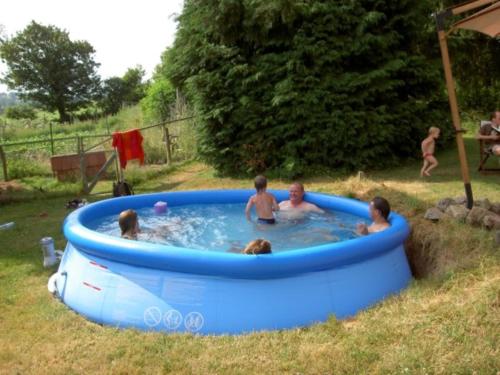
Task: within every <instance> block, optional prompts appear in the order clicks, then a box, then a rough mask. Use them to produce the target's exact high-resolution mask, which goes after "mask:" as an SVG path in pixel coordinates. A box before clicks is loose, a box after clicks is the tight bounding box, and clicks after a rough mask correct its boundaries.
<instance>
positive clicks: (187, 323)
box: [184, 311, 204, 332]
mask: <svg viewBox="0 0 500 375" xmlns="http://www.w3.org/2000/svg"><path fill="white" fill-rule="evenodd" d="M203 322H204V319H203V315H201V314H200V313H199V312H196V311H192V312H190V313H189V314H187V315H186V317H185V318H184V327H186V329H187V330H188V331H190V332H197V331H199V330H200V329H201V327H203Z"/></svg>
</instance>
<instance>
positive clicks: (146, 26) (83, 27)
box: [0, 0, 183, 92]
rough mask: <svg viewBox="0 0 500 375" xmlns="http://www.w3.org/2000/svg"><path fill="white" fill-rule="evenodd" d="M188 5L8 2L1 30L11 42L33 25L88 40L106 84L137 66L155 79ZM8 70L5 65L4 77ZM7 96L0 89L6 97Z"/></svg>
mask: <svg viewBox="0 0 500 375" xmlns="http://www.w3.org/2000/svg"><path fill="white" fill-rule="evenodd" d="M182 4H183V0H142V1H137V0H136V1H134V0H2V5H1V8H0V25H2V26H3V28H4V31H5V33H6V34H7V36H9V37H11V36H14V35H15V34H16V33H17V32H19V31H22V30H23V29H24V28H25V27H26V26H27V25H28V24H29V23H31V21H32V20H34V21H36V22H37V23H40V24H42V25H45V26H46V25H53V26H56V27H58V28H60V29H63V30H66V31H67V32H68V33H69V37H70V39H71V40H86V41H87V42H89V43H90V44H91V45H92V46H93V47H94V50H95V51H96V53H95V54H94V61H96V62H98V63H100V64H101V66H100V67H99V68H98V72H99V75H100V76H101V78H102V79H106V78H109V77H113V76H118V77H121V76H123V74H124V73H125V72H126V71H127V69H128V68H133V67H135V66H136V65H142V67H143V68H144V69H145V71H146V78H150V77H151V73H152V72H153V70H154V67H155V66H156V65H157V64H159V63H160V56H161V54H162V52H163V51H164V50H165V48H167V47H169V46H171V45H172V44H173V42H174V38H175V31H176V27H177V23H176V22H175V16H176V15H178V14H180V13H181V11H182ZM5 71H6V67H5V65H4V64H2V63H1V62H0V76H1V75H3V74H4V73H5ZM6 91H7V87H6V86H5V85H2V84H0V92H6Z"/></svg>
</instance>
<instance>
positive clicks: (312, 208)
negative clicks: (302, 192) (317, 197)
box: [301, 201, 324, 212]
mask: <svg viewBox="0 0 500 375" xmlns="http://www.w3.org/2000/svg"><path fill="white" fill-rule="evenodd" d="M302 205H303V206H302V207H301V209H303V210H304V211H312V212H324V211H323V210H322V209H321V208H319V207H318V206H316V205H315V204H314V203H309V202H306V201H304V202H302Z"/></svg>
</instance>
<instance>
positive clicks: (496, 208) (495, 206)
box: [490, 202, 500, 215]
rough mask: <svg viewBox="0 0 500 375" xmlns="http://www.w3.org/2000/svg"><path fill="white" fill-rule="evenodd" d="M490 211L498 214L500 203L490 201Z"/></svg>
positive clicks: (499, 213) (499, 212)
mask: <svg viewBox="0 0 500 375" xmlns="http://www.w3.org/2000/svg"><path fill="white" fill-rule="evenodd" d="M490 211H491V212H494V213H496V214H497V215H500V203H498V202H497V203H492V205H491V207H490Z"/></svg>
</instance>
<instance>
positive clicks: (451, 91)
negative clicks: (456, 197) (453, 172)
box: [436, 11, 474, 209]
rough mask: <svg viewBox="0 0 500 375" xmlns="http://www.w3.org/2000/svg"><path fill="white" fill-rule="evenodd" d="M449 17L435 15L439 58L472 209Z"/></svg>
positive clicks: (466, 191) (469, 205) (441, 14)
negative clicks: (447, 23)
mask: <svg viewBox="0 0 500 375" xmlns="http://www.w3.org/2000/svg"><path fill="white" fill-rule="evenodd" d="M447 15H449V11H445V12H442V13H439V14H437V15H436V21H437V26H438V38H439V47H440V49H441V57H442V59H443V68H444V75H445V79H446V88H447V91H448V99H449V102H450V111H451V118H452V120H453V126H454V127H455V136H456V140H457V147H458V157H459V160H460V169H461V171H462V179H463V181H464V187H465V196H466V197H467V208H469V209H470V208H472V205H473V204H474V199H473V197H472V187H471V183H470V177H469V167H468V165H467V158H466V155H465V147H464V140H463V137H462V133H463V132H464V130H463V129H462V128H461V125H460V116H459V114H458V105H457V97H456V94H455V86H454V85H453V76H452V73H451V64H450V56H449V53H448V43H447V42H446V33H445V30H444V18H445V17H446V16H447Z"/></svg>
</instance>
